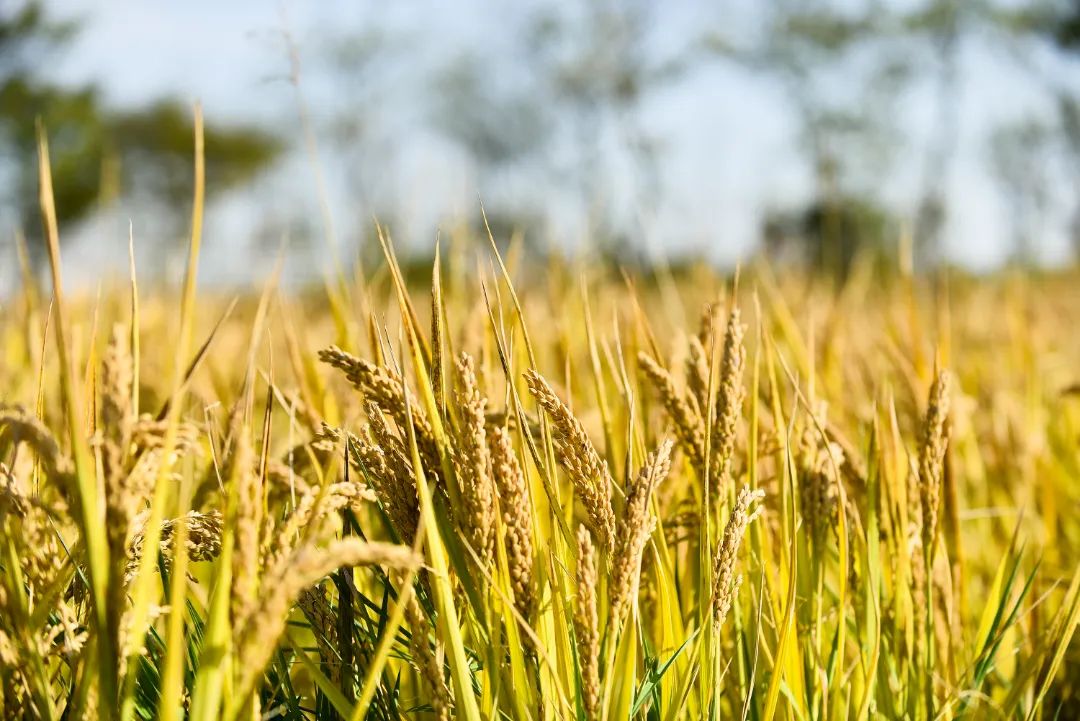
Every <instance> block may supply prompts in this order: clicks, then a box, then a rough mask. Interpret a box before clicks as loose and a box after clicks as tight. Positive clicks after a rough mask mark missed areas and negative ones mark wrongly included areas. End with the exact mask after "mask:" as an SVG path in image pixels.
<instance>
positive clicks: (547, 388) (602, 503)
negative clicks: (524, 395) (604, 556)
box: [525, 368, 615, 555]
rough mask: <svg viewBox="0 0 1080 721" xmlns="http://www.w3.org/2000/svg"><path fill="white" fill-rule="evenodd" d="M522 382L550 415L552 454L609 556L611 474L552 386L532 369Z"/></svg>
mask: <svg viewBox="0 0 1080 721" xmlns="http://www.w3.org/2000/svg"><path fill="white" fill-rule="evenodd" d="M525 382H526V383H527V384H528V387H529V392H530V393H531V394H532V396H533V398H535V399H536V402H537V404H539V406H540V407H541V408H542V409H543V410H544V412H545V413H547V415H548V417H549V418H551V423H552V426H553V427H554V433H555V453H556V458H557V460H558V461H559V465H561V466H562V467H563V469H565V470H566V474H567V475H568V476H569V477H570V481H571V483H573V485H574V494H575V496H577V498H578V499H579V500H580V501H581V504H582V505H583V506H584V507H585V514H586V518H587V519H588V524H589V530H591V531H592V532H593V533H594V534H595V535H596V537H597V540H598V541H599V543H600V548H601V549H602V550H604V551H605V552H606V553H608V554H609V555H610V554H611V553H612V552H613V551H614V550H615V512H614V511H613V510H612V508H611V488H612V485H613V483H612V480H611V473H610V472H609V471H608V467H607V463H605V462H603V461H601V460H600V454H599V453H597V452H596V448H595V447H594V446H593V444H592V441H591V440H589V436H588V434H587V433H585V429H584V427H582V425H581V421H579V420H578V419H577V418H576V417H574V414H573V413H571V412H570V409H569V408H567V407H566V404H564V403H563V402H562V401H561V400H559V397H558V396H557V395H555V391H554V390H552V388H551V385H550V384H549V383H548V382H547V381H546V380H545V379H544V377H543V376H541V375H540V374H539V373H537V372H536V371H535V370H533V369H531V368H530V369H529V370H527V371H525Z"/></svg>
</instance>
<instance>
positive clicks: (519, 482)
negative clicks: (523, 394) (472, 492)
mask: <svg viewBox="0 0 1080 721" xmlns="http://www.w3.org/2000/svg"><path fill="white" fill-rule="evenodd" d="M489 438H490V445H491V465H492V470H493V471H494V476H495V485H496V488H498V491H499V509H500V512H501V513H502V522H503V525H504V526H505V528H506V558H507V564H508V566H509V572H510V583H511V585H512V586H513V591H514V604H515V605H516V606H517V609H518V613H520V614H521V615H522V617H523V618H525V619H526V620H529V619H530V618H531V616H532V610H533V605H534V603H535V600H536V589H535V588H534V587H533V584H534V571H533V521H532V519H533V512H532V501H531V499H530V497H529V485H528V481H527V479H526V478H525V473H524V471H523V470H522V468H521V463H520V462H519V461H518V458H517V455H516V454H515V453H514V449H513V445H512V444H511V442H510V434H509V433H508V432H507V430H506V429H505V428H502V427H499V426H496V427H494V428H492V429H491V431H490V432H489Z"/></svg>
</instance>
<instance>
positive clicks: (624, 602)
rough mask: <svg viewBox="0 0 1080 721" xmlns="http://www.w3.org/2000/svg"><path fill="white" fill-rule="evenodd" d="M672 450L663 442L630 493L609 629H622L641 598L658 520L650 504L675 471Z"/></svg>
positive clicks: (618, 550) (615, 569)
mask: <svg viewBox="0 0 1080 721" xmlns="http://www.w3.org/2000/svg"><path fill="white" fill-rule="evenodd" d="M671 448H672V443H671V441H662V442H661V443H660V445H659V446H658V447H657V448H656V450H655V451H653V452H652V453H650V454H649V457H648V458H647V459H646V460H645V465H643V466H642V467H641V470H640V471H639V472H638V475H637V477H636V478H635V479H634V481H633V483H631V485H630V488H629V489H628V490H627V492H626V509H625V511H624V516H623V521H622V524H621V526H620V528H619V538H618V541H617V543H616V546H615V555H614V557H613V560H612V573H611V585H610V587H609V591H610V596H611V598H610V602H609V604H608V608H609V616H608V627H609V628H617V627H618V625H619V624H620V623H621V622H622V619H623V616H624V615H625V613H626V612H627V609H628V608H629V606H630V604H631V602H632V601H633V599H634V597H635V596H637V591H638V583H639V580H640V575H641V557H642V553H643V552H644V550H645V543H646V541H648V540H649V536H651V535H652V532H653V530H654V529H655V527H656V519H655V518H654V517H652V516H651V515H650V514H649V501H650V499H651V498H652V493H653V489H655V488H656V486H657V485H659V484H660V482H661V481H663V480H664V478H666V477H667V474H668V471H669V470H670V469H671Z"/></svg>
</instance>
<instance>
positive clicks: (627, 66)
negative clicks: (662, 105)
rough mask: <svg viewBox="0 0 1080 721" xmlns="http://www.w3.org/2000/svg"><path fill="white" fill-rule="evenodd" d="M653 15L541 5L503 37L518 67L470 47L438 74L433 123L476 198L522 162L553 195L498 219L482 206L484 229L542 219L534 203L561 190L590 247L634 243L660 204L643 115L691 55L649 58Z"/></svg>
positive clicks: (642, 9)
mask: <svg viewBox="0 0 1080 721" xmlns="http://www.w3.org/2000/svg"><path fill="white" fill-rule="evenodd" d="M656 11H657V10H656V6H655V4H654V3H652V2H649V1H648V0H629V1H622V2H611V0H587V1H586V2H581V3H549V4H542V5H540V6H537V7H536V8H535V9H534V10H533V11H531V12H527V13H524V14H523V15H521V16H519V17H518V22H517V23H516V24H510V23H508V24H506V25H505V26H503V27H502V31H503V32H504V33H512V34H513V40H512V41H511V42H509V43H506V44H505V45H504V46H503V49H502V52H508V53H516V54H517V55H516V56H515V57H513V58H510V57H505V56H502V57H500V56H499V55H498V53H499V52H500V48H498V47H492V46H483V47H470V48H469V49H467V50H466V51H464V52H462V53H461V54H459V55H458V56H457V57H455V58H453V59H452V60H451V61H450V62H449V63H447V64H446V65H444V66H443V67H441V68H440V69H439V70H438V71H437V72H436V74H435V83H434V92H433V93H432V97H433V98H434V103H433V105H434V112H433V113H432V117H433V119H434V124H435V126H436V127H437V128H438V129H439V130H440V131H441V132H442V133H443V134H445V135H446V136H447V137H449V138H451V139H452V140H454V141H455V142H457V143H458V144H460V145H461V147H462V148H463V149H464V150H465V151H466V152H468V153H469V155H470V156H471V157H472V158H473V159H474V161H475V162H476V164H477V167H478V171H479V174H480V176H481V192H482V193H484V195H485V197H491V196H493V195H494V196H495V197H498V196H499V194H500V192H501V191H506V189H507V186H508V182H507V181H508V179H511V178H512V177H513V175H514V171H515V170H516V169H519V168H523V167H524V166H525V165H526V163H527V164H528V166H529V170H530V171H531V172H535V171H536V170H538V169H539V170H540V171H541V177H542V178H543V179H544V181H546V182H548V183H550V184H551V188H552V189H553V190H551V193H549V195H548V196H547V197H543V196H542V195H541V194H539V193H536V192H527V193H525V194H523V195H524V196H525V198H526V201H527V202H522V201H521V200H520V199H507V200H506V208H505V211H506V212H502V211H496V209H495V207H494V204H491V205H490V206H489V219H490V216H491V214H492V213H493V212H498V213H499V215H500V216H501V218H500V223H507V222H509V221H510V220H511V216H513V215H520V216H521V219H522V220H527V219H529V218H536V217H538V216H540V215H543V214H544V213H545V212H550V207H544V206H543V205H542V204H543V203H544V202H546V201H549V200H550V195H551V194H552V193H558V192H565V193H567V195H569V196H571V197H572V198H573V199H574V200H575V201H576V202H577V203H578V204H579V205H580V207H581V208H582V216H583V224H584V232H585V234H586V235H587V236H588V237H590V238H591V240H592V242H593V243H594V244H596V245H599V246H603V247H605V248H606V249H607V250H618V249H619V248H620V247H624V246H625V245H626V243H627V238H628V237H629V236H630V235H632V234H640V231H641V228H642V225H643V224H645V223H647V222H648V221H649V220H650V219H651V216H652V215H653V214H654V213H655V210H656V208H657V207H658V206H659V205H661V204H662V202H663V188H662V183H661V174H660V162H659V158H658V156H659V154H660V151H661V149H662V147H663V138H662V137H661V136H660V135H659V134H658V133H657V132H656V131H655V129H653V128H650V127H649V125H648V123H647V122H646V120H645V117H644V116H645V112H644V110H645V106H646V104H647V103H648V102H649V101H650V100H651V99H653V98H654V97H655V96H656V94H658V93H659V92H661V91H662V90H664V89H665V88H668V87H670V86H671V85H672V84H673V83H675V82H677V81H678V80H679V79H680V78H681V77H683V76H684V75H685V73H686V72H687V71H688V70H689V69H690V68H691V67H692V64H693V58H694V54H695V53H697V52H698V50H699V48H698V47H697V42H696V41H697V38H695V37H693V36H692V35H690V36H687V37H680V38H679V39H678V40H677V41H675V42H671V41H670V39H668V40H669V42H666V43H665V44H664V47H665V50H664V52H663V53H660V52H656V44H655V43H654V42H653V38H652V37H651V33H652V31H653V30H654V28H655V26H656V23H655V17H654V13H655V12H656ZM492 67H498V68H500V72H499V73H492V72H491V70H490V68H492ZM484 181H487V182H484ZM503 194H504V195H506V194H508V193H505V192H503ZM624 249H625V248H624Z"/></svg>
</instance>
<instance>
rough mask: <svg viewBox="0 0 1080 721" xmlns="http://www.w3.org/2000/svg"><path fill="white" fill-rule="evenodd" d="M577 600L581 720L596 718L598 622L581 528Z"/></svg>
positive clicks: (587, 541) (593, 571)
mask: <svg viewBox="0 0 1080 721" xmlns="http://www.w3.org/2000/svg"><path fill="white" fill-rule="evenodd" d="M577 556H578V560H577V576H576V580H577V598H576V599H575V602H574V634H575V638H576V639H577V652H578V666H579V668H580V669H581V695H582V701H583V702H584V705H585V718H587V719H589V721H597V720H598V719H599V718H600V620H599V617H598V614H597V609H596V586H597V584H598V583H599V577H598V576H597V567H596V549H595V547H594V546H593V543H592V536H591V534H590V533H589V529H587V528H586V527H585V526H579V527H578V534H577Z"/></svg>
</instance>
